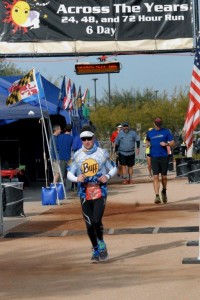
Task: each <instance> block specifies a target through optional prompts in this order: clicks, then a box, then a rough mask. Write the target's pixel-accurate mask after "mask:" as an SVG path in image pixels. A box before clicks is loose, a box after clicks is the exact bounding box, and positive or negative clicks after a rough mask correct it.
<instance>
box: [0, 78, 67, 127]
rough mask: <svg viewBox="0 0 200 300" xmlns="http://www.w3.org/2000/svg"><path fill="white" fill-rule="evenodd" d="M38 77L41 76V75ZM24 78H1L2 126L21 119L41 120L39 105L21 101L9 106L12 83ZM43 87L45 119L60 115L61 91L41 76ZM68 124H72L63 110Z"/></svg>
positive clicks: (0, 113) (0, 112) (0, 103)
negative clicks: (7, 102)
mask: <svg viewBox="0 0 200 300" xmlns="http://www.w3.org/2000/svg"><path fill="white" fill-rule="evenodd" d="M37 76H41V75H40V74H39V73H37V74H36V77H37ZM21 77H22V76H0V120H1V123H0V124H7V123H9V122H12V121H16V120H20V119H33V118H41V109H40V106H39V103H37V105H36V104H35V105H33V104H29V103H24V102H23V101H20V102H18V103H16V104H14V105H10V106H7V105H6V99H7V97H8V95H9V88H10V87H11V85H12V83H13V82H15V81H16V80H19V79H20V78H21ZM41 82H42V86H43V88H44V95H45V97H44V99H41V101H42V113H43V115H44V117H47V116H49V115H55V114H59V113H60V108H59V94H60V89H59V88H58V87H56V86H55V85H54V84H52V83H51V82H50V81H48V80H47V79H45V78H44V77H43V76H41ZM62 115H64V117H65V119H66V122H67V123H70V117H69V113H68V112H67V111H63V110H62Z"/></svg>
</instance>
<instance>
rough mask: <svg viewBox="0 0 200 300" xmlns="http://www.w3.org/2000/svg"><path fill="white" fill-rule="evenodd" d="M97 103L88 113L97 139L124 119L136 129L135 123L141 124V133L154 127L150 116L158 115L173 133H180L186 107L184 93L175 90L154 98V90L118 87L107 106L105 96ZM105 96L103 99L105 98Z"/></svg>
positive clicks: (109, 132)
mask: <svg viewBox="0 0 200 300" xmlns="http://www.w3.org/2000/svg"><path fill="white" fill-rule="evenodd" d="M103 99H104V100H101V101H99V102H98V104H97V107H96V109H95V110H94V111H92V112H91V120H92V122H93V123H94V124H95V126H96V128H97V136H98V137H99V138H101V139H102V138H103V139H104V138H107V137H108V136H109V135H110V134H111V132H112V131H113V130H114V129H115V125H116V123H118V122H123V121H127V122H129V123H130V124H131V127H132V128H134V129H136V124H138V123H139V124H141V130H142V132H146V131H147V130H148V128H149V127H153V119H154V118H155V117H156V116H161V117H162V118H163V120H164V126H165V127H168V128H170V129H171V130H172V131H173V133H177V132H180V131H181V130H182V128H183V125H184V121H185V115H186V111H187V106H188V102H189V99H188V95H187V93H186V92H183V91H182V90H180V91H178V92H177V91H174V93H173V95H172V96H170V97H169V96H168V95H167V93H166V92H164V93H163V94H162V95H159V97H155V92H154V91H153V90H149V89H146V90H144V91H143V93H141V92H140V91H138V90H137V91H134V90H132V89H131V90H129V91H124V90H122V91H121V92H119V91H118V90H116V91H114V92H113V93H112V97H111V103H110V105H109V103H108V101H107V98H106V96H105V97H104V98H103ZM105 99H106V100H105Z"/></svg>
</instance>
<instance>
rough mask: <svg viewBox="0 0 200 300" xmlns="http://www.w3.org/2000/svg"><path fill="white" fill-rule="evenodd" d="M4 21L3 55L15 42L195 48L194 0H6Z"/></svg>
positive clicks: (38, 46) (59, 47)
mask: <svg viewBox="0 0 200 300" xmlns="http://www.w3.org/2000/svg"><path fill="white" fill-rule="evenodd" d="M0 20H1V22H0V54H1V53H2V51H3V52H5V50H6V49H7V53H10V52H11V53H12V52H13V48H14V46H13V44H12V43H15V44H17V47H18V49H19V51H20V53H21V52H22V53H23V52H26V51H27V52H28V53H29V52H30V51H33V49H34V51H35V52H40V51H41V52H43V53H45V52H47V53H62V52H63V53H74V52H78V53H81V52H86V51H87V52H90V53H93V52H98V53H99V52H101V50H103V48H104V51H103V52H104V53H106V52H110V51H112V52H113V51H117V50H118V51H121V50H123V51H148V50H149V51H152V50H153V51H156V50H158V51H159V50H160V51H163V50H164V51H165V50H168V49H170V50H176V49H178V50H180V49H192V47H193V37H194V19H193V6H192V2H191V1H190V0H150V1H149V0H127V1H125V0H93V1H90V0H49V1H39V0H38V1H33V0H32V1H28V0H27V1H18V0H3V1H1V2H0ZM166 41H169V44H167V43H166ZM173 42H174V43H173ZM22 43H23V46H24V47H25V48H22V47H21V46H22ZM32 44H34V46H33V45H32ZM99 45H100V48H99ZM103 45H104V47H103ZM52 46H55V48H54V49H52ZM101 47H103V48H102V49H101ZM2 49H3V50H2ZM99 50H100V51H99ZM9 51H10V52H9Z"/></svg>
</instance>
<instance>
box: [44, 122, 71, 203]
mask: <svg viewBox="0 0 200 300" xmlns="http://www.w3.org/2000/svg"><path fill="white" fill-rule="evenodd" d="M48 123H49V130H50V135H51V136H53V129H52V126H51V121H50V118H49V119H48ZM52 142H53V147H54V153H55V155H56V160H57V161H58V160H59V159H58V154H57V151H56V145H55V141H54V139H52ZM48 146H49V145H48ZM48 150H49V157H50V161H51V167H52V171H53V175H55V174H54V169H53V166H52V165H53V164H52V157H51V151H50V147H48ZM58 168H59V174H60V178H61V182H62V185H63V190H64V195H65V199H67V195H66V191H65V186H64V180H63V176H62V172H61V169H60V164H58ZM58 201H59V200H58Z"/></svg>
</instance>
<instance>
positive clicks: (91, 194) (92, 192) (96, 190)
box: [86, 185, 102, 200]
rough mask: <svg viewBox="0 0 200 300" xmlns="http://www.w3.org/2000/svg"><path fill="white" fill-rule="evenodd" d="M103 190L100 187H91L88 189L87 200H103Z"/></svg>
mask: <svg viewBox="0 0 200 300" xmlns="http://www.w3.org/2000/svg"><path fill="white" fill-rule="evenodd" d="M101 196H102V194H101V188H100V186H99V185H91V186H87V187H86V200H95V199H98V198H101Z"/></svg>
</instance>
